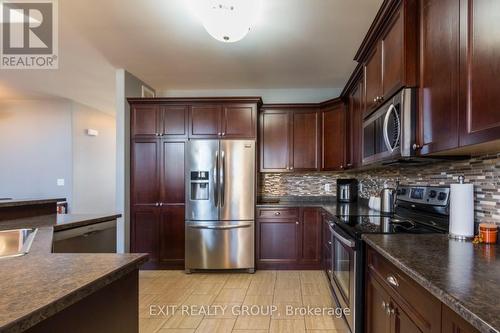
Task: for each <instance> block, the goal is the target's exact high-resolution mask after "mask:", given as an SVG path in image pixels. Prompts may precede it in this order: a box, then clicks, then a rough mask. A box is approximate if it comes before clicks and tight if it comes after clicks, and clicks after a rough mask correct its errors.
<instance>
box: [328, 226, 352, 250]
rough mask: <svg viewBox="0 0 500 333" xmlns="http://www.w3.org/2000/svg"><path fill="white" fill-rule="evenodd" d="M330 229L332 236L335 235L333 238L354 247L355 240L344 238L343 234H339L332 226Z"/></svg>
mask: <svg viewBox="0 0 500 333" xmlns="http://www.w3.org/2000/svg"><path fill="white" fill-rule="evenodd" d="M331 231H332V233H333V237H335V239H337V240H338V241H340V242H341V243H342V244H344V245H345V246H348V247H350V248H354V247H355V246H356V242H355V241H353V240H352V239H347V238H345V237H344V236H342V235H341V234H339V233H338V232H337V231H335V230H334V229H333V228H332V229H331Z"/></svg>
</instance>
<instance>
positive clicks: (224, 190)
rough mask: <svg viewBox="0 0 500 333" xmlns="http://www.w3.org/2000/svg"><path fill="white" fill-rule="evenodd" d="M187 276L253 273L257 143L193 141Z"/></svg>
mask: <svg viewBox="0 0 500 333" xmlns="http://www.w3.org/2000/svg"><path fill="white" fill-rule="evenodd" d="M186 196H187V197H186V264H185V269H186V272H187V273H189V272H191V271H193V270H198V269H247V270H248V271H249V272H254V271H255V259H254V238H255V236H254V229H255V227H254V225H255V223H254V222H255V217H254V214H255V213H254V210H255V141H248V140H190V141H189V142H188V144H187V152H186Z"/></svg>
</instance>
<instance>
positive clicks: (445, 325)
mask: <svg viewBox="0 0 500 333" xmlns="http://www.w3.org/2000/svg"><path fill="white" fill-rule="evenodd" d="M441 314H442V327H441V332H442V333H478V332H479V331H478V330H477V329H476V328H475V327H473V326H472V325H471V324H469V323H468V322H466V321H465V320H464V319H463V318H462V317H460V316H459V315H458V314H457V313H456V312H455V311H453V310H452V309H450V308H449V307H447V306H446V305H444V304H442V305H441Z"/></svg>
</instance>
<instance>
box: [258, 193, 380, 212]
mask: <svg viewBox="0 0 500 333" xmlns="http://www.w3.org/2000/svg"><path fill="white" fill-rule="evenodd" d="M257 207H263V208H268V207H269V208H272V207H320V208H323V209H324V210H325V211H326V212H327V213H329V214H332V215H336V216H337V215H351V216H380V215H381V212H380V211H377V210H373V209H370V208H369V207H368V200H366V199H362V198H360V199H358V201H357V202H355V203H340V202H337V198H336V197H332V196H326V197H325V196H318V197H314V196H309V197H299V196H292V197H279V198H278V197H272V198H271V197H266V198H259V199H258V200H257Z"/></svg>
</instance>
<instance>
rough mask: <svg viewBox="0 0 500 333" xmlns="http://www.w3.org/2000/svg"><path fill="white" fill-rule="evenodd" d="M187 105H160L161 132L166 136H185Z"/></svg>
mask: <svg viewBox="0 0 500 333" xmlns="http://www.w3.org/2000/svg"><path fill="white" fill-rule="evenodd" d="M188 111H189V107H188V106H186V105H180V106H175V105H172V106H170V105H167V106H160V112H161V124H162V126H161V128H162V131H161V134H162V136H163V137H166V138H187V135H188V133H187V128H188V116H189V112H188Z"/></svg>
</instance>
